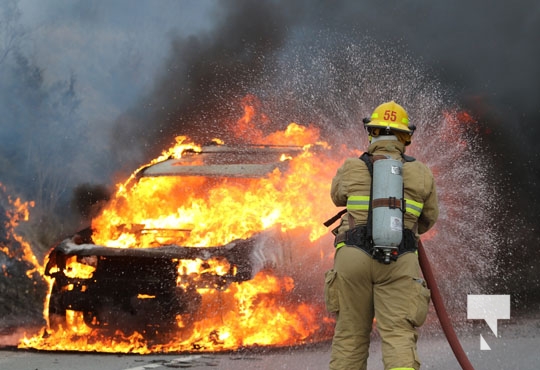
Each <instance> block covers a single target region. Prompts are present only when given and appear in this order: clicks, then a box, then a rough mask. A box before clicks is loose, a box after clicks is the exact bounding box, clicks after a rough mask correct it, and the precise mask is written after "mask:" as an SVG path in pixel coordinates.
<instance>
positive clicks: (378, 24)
mask: <svg viewBox="0 0 540 370" xmlns="http://www.w3.org/2000/svg"><path fill="white" fill-rule="evenodd" d="M8 3H9V4H17V3H18V2H17V1H9V2H6V4H8ZM174 3H176V2H166V1H162V2H160V3H158V4H155V3H152V5H151V6H148V5H144V4H143V2H127V3H123V2H115V3H110V2H94V3H93V5H88V4H87V2H85V1H78V2H77V1H76V2H70V5H69V6H66V3H65V2H63V1H60V0H58V1H51V2H50V3H49V5H47V6H44V7H43V9H44V10H43V11H42V13H41V15H42V16H43V17H42V18H40V19H45V21H44V22H45V23H41V24H38V25H36V22H37V21H35V19H37V18H38V15H39V14H37V11H36V10H35V9H37V8H36V7H32V6H29V5H28V4H27V3H26V2H25V1H22V2H20V3H18V4H19V7H20V10H21V14H19V16H16V12H15V13H14V12H11V13H9V12H8V13H9V14H8V13H5V14H8V15H7V16H6V17H7V18H4V19H8V20H10V21H11V23H10V24H11V25H12V26H17V25H22V24H24V25H27V26H29V27H32V26H33V27H34V29H32V28H30V29H29V30H30V31H29V32H27V33H26V39H24V38H19V39H18V40H19V43H18V44H17V46H18V47H17V48H14V47H11V46H10V45H0V47H1V50H0V51H2V52H3V51H6V50H7V51H9V53H7V55H8V56H7V58H5V59H2V60H0V68H2V71H3V74H2V75H0V79H1V82H2V84H1V86H2V89H1V94H2V95H1V97H2V99H0V112H1V113H2V114H1V116H0V119H1V120H2V123H1V126H0V137H1V138H2V141H3V143H5V145H4V146H3V147H2V148H1V149H0V150H1V151H0V164H2V166H1V167H0V168H1V169H0V181H1V182H3V183H6V184H9V185H11V187H12V188H16V189H20V190H22V191H23V193H24V194H25V196H26V197H27V198H28V199H36V200H37V202H36V204H37V207H36V208H41V209H42V210H43V215H47V214H49V213H50V212H52V211H54V212H55V214H57V215H58V222H59V223H61V224H62V225H64V224H65V225H64V226H63V228H60V230H59V231H57V233H60V232H62V233H63V232H65V231H66V229H69V227H70V226H69V225H70V221H68V220H67V218H68V217H72V213H71V212H67V211H66V209H67V208H69V205H70V204H84V203H78V202H77V199H81V197H78V196H77V194H82V198H84V197H85V195H84V192H82V193H81V192H75V199H74V200H71V198H73V196H74V193H73V190H74V189H76V188H77V187H78V186H79V185H80V184H104V186H105V187H109V186H110V185H111V184H113V183H115V182H117V181H119V180H121V179H124V178H125V176H126V175H127V174H128V173H130V172H132V171H133V170H134V169H135V168H137V167H138V166H140V165H141V164H143V163H146V162H148V161H149V160H150V159H152V158H154V157H155V156H156V155H157V154H158V153H159V152H161V150H163V149H166V148H167V147H168V146H169V145H170V144H171V143H173V142H174V136H176V135H184V134H188V135H189V136H191V137H192V138H194V139H196V140H198V141H206V140H210V139H212V138H213V137H216V136H219V137H222V138H224V139H227V138H228V137H227V135H228V133H227V131H226V130H225V128H226V127H227V126H228V125H229V124H230V123H231V122H234V121H235V120H236V119H238V118H239V117H240V116H241V111H240V109H241V107H240V104H239V102H240V100H241V99H242V98H243V97H244V96H245V95H246V94H254V95H255V96H257V97H259V99H260V101H261V109H262V111H264V112H265V113H267V114H268V115H269V119H270V120H271V121H272V122H273V124H274V125H276V126H277V127H279V126H280V125H286V124H288V123H289V122H290V121H296V122H299V123H301V124H307V123H312V122H313V123H316V124H318V125H321V126H322V128H323V130H324V135H325V136H328V137H331V138H332V141H334V143H338V144H347V145H355V146H357V147H358V148H362V145H361V144H359V142H360V143H362V140H364V139H365V138H364V137H363V136H362V134H359V137H354V135H352V136H351V135H348V134H345V133H346V132H347V133H348V132H350V131H349V130H348V129H350V128H352V127H356V126H357V125H358V123H359V122H360V121H361V119H362V118H363V117H364V116H366V115H367V114H369V113H370V112H371V110H372V109H373V108H374V107H375V106H376V105H378V104H379V103H380V102H381V101H383V100H388V99H395V98H399V102H400V103H401V104H403V105H404V106H405V107H406V108H407V109H408V111H409V113H410V115H411V117H412V118H413V119H415V120H416V121H417V123H418V126H419V130H418V133H417V135H418V136H417V139H418V140H419V141H420V140H429V139H431V137H430V134H429V132H423V128H422V126H423V127H425V128H427V127H432V126H430V125H433V123H434V122H439V120H440V115H441V112H442V110H444V109H445V108H447V107H456V106H457V107H459V106H461V107H463V108H465V109H467V110H469V111H470V112H471V113H472V115H473V117H475V119H476V120H477V121H478V125H479V126H480V127H481V128H482V132H481V134H480V136H481V138H482V141H481V144H482V145H483V147H482V148H478V150H477V151H475V152H474V155H475V156H486V157H488V158H489V162H490V164H493V168H491V167H490V168H489V171H488V174H487V175H486V176H485V178H486V180H485V181H488V182H490V184H492V185H493V186H494V188H495V189H496V190H497V192H495V193H493V192H491V193H488V194H477V195H476V196H477V197H485V198H489V199H491V201H492V202H493V203H495V204H498V205H500V207H497V208H496V209H495V210H493V209H491V210H490V211H492V212H493V214H492V217H493V218H494V220H491V219H490V220H489V221H490V222H492V224H491V225H490V227H493V228H495V229H497V230H498V231H500V234H497V235H502V236H501V237H500V238H499V240H498V241H497V243H498V244H500V245H503V246H504V248H500V251H501V252H498V253H500V255H499V256H498V257H499V258H501V259H504V261H505V262H504V263H503V264H501V266H503V268H504V270H503V271H506V272H511V276H512V277H515V279H513V280H512V279H509V280H512V281H513V282H510V281H509V280H508V281H501V282H500V284H502V285H500V286H502V289H503V290H504V289H505V288H506V287H509V286H510V287H511V289H513V290H515V291H517V290H518V288H519V287H520V286H525V285H524V284H523V283H524V282H526V281H531V280H533V279H537V277H535V276H536V274H537V268H530V267H529V266H533V265H537V258H538V257H535V256H537V253H535V249H536V245H537V244H538V241H539V236H538V231H537V230H536V229H535V227H536V225H535V220H536V219H538V206H539V205H540V204H539V203H540V202H539V200H538V195H537V193H538V181H539V176H540V175H539V174H540V160H539V158H538V154H537V152H536V151H535V150H534V148H535V144H536V138H537V137H538V134H539V128H538V124H537V122H538V121H539V119H540V108H539V106H538V102H539V101H540V91H539V90H540V87H539V86H538V84H537V82H536V81H538V80H539V78H538V77H539V76H538V74H539V71H538V68H537V65H539V62H540V61H539V59H540V58H539V49H538V47H537V40H536V38H537V35H538V34H539V33H540V19H539V18H540V4H538V3H537V2H534V1H531V0H526V1H524V2H521V3H520V4H519V5H515V4H511V3H509V2H505V1H502V0H496V1H492V2H490V4H489V7H488V6H486V4H485V3H484V2H482V1H480V0H473V1H463V0H461V1H454V2H447V3H437V2H433V3H425V4H422V5H419V4H417V3H415V2H410V1H401V2H396V3H394V4H388V3H381V2H374V3H366V2H358V1H352V0H351V1H347V0H338V1H333V2H324V1H308V0H304V1H295V2H287V1H278V0H276V1H258V2H253V1H247V0H237V1H228V2H213V1H208V2H198V3H197V4H200V5H197V6H193V5H185V2H180V3H176V5H174ZM291 3H292V4H291ZM178 4H182V5H178ZM201 9H204V10H203V11H201ZM186 13H187V15H186ZM145 14H151V15H152V17H157V15H158V14H159V15H160V18H156V19H158V21H156V22H155V23H152V21H151V20H150V19H152V17H151V16H148V17H145ZM163 14H166V15H167V16H165V15H163ZM189 14H193V17H190V15H189ZM127 16H131V17H132V19H131V20H130V19H128V18H129V17H127ZM190 18H193V19H190ZM133 19H135V21H133ZM179 20H181V21H179ZM195 20H200V22H199V23H201V25H197V22H196V21H195ZM33 22H34V23H33ZM47 22H48V23H47ZM184 23H186V24H188V23H189V24H190V27H183V24H184ZM4 24H6V23H4ZM138 25H140V27H138ZM13 29H17V32H13V33H12V34H13V35H21V32H20V29H19V28H16V27H15V28H12V30H13ZM38 31H39V32H38ZM129 34H131V35H135V36H128V35H129ZM113 35H116V36H113ZM16 40H17V38H16ZM32 44H34V46H33V48H31V45H32ZM40 45H46V47H43V48H40ZM59 45H67V46H68V47H69V49H68V48H61V47H60V46H59ZM150 45H152V46H150ZM156 45H159V46H156ZM28 50H33V51H32V52H30V51H28ZM73 50H76V51H73ZM435 144H436V143H435ZM435 144H431V145H435ZM449 150H451V148H450V149H449ZM420 153H421V151H420ZM441 155H447V153H441ZM426 159H428V158H426ZM453 165H455V166H456V167H457V166H460V165H461V164H459V163H456V164H453ZM466 165H468V166H478V165H480V166H483V165H484V162H483V161H480V162H474V161H471V162H466ZM487 167H489V166H486V168H487ZM484 170H485V169H482V173H484V172H483V171H484ZM452 173H453V174H455V176H463V174H460V173H459V171H454V172H452ZM483 178H484V177H483ZM90 186H96V188H99V187H100V186H101V185H90ZM475 189H477V188H476V187H475ZM491 197H493V199H492V198H491ZM483 205H484V203H481V204H480V205H479V206H483ZM85 212H86V211H85ZM68 215H69V216H68ZM44 219H45V216H44ZM75 224H77V225H78V223H75ZM475 225H478V224H475ZM478 227H479V228H481V227H482V226H480V225H478ZM456 232H457V233H458V234H457V235H456V237H457V238H459V237H461V236H460V235H459V231H456ZM506 251H512V253H513V254H512V258H507V257H508V256H507V255H506ZM535 258H536V260H535ZM535 261H536V262H535ZM520 264H522V265H524V266H526V268H525V267H523V268H521V267H519V265H520ZM533 282H534V284H533V286H535V287H537V288H536V291H538V290H539V289H540V288H538V287H539V286H540V284H538V280H533ZM506 292H507V291H503V292H502V293H506ZM523 294H525V293H523Z"/></svg>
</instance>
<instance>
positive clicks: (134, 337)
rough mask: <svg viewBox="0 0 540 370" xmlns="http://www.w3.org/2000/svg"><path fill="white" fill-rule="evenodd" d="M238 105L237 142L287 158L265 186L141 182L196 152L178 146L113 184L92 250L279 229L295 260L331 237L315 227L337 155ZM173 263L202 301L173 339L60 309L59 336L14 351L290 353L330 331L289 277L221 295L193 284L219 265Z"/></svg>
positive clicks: (203, 180)
mask: <svg viewBox="0 0 540 370" xmlns="http://www.w3.org/2000/svg"><path fill="white" fill-rule="evenodd" d="M243 104H244V115H243V116H242V117H241V118H240V119H239V120H238V121H237V123H236V127H235V128H234V133H235V135H236V136H237V137H242V138H244V139H245V140H246V141H249V143H250V145H253V146H268V145H272V146H274V147H277V148H280V147H283V148H284V149H283V153H282V154H281V156H280V161H281V162H282V163H283V164H284V166H278V167H276V168H275V169H274V170H273V171H272V172H271V173H269V174H268V175H267V176H265V177H262V178H239V179H230V178H227V179H219V180H217V179H215V178H212V177H200V176H182V177H178V176H176V177H175V176H161V177H144V176H143V177H140V176H138V174H139V173H140V171H143V170H144V169H145V168H146V167H147V166H148V165H150V164H154V163H158V162H161V161H164V160H166V159H168V158H176V159H180V158H183V157H184V156H186V155H193V154H194V153H195V154H196V153H201V151H202V147H201V146H200V145H198V144H196V143H194V142H192V141H191V140H190V139H189V138H188V137H186V136H178V137H177V138H176V144H175V145H174V146H173V147H171V148H169V149H167V150H164V151H163V153H162V155H161V156H159V157H158V158H156V159H154V160H153V161H151V162H150V163H149V164H147V165H144V166H141V167H140V168H139V169H137V170H136V171H135V172H134V173H133V174H132V175H131V177H130V178H129V179H128V180H127V181H125V182H124V183H121V184H118V185H117V190H116V193H115V196H114V197H113V199H112V200H111V201H110V202H109V204H108V205H107V206H106V208H104V209H103V211H102V213H101V214H100V215H99V216H98V217H97V218H95V219H94V220H93V222H92V229H93V234H92V239H93V241H94V243H95V244H97V245H102V246H106V247H115V248H152V247H157V246H160V245H165V244H175V245H179V246H187V247H212V246H219V245H226V244H227V243H230V242H231V241H233V240H236V239H248V238H250V237H253V236H254V235H256V234H258V233H260V232H262V231H265V230H278V231H279V232H281V233H287V232H293V231H294V232H295V233H294V235H297V236H293V237H291V238H293V240H292V244H293V245H294V248H297V249H298V250H299V251H302V252H299V253H301V254H308V253H310V252H309V249H310V248H314V247H313V246H314V243H315V242H316V241H318V240H319V239H320V238H321V237H322V236H323V235H328V230H327V229H326V228H325V227H324V226H323V225H322V222H323V221H324V220H325V219H326V218H327V217H328V214H327V212H328V210H332V209H334V205H333V204H332V203H331V200H330V197H329V191H330V179H331V178H332V176H333V175H334V174H335V171H336V169H337V168H338V166H339V165H340V162H341V160H342V158H343V157H342V156H341V154H342V153H338V155H336V156H335V158H337V159H332V158H331V156H328V150H329V149H330V145H328V144H327V143H326V142H324V141H322V140H321V139H320V132H319V129H318V128H317V127H315V126H314V125H300V124H298V123H295V122H292V123H290V124H288V125H287V127H285V128H284V129H283V130H275V131H273V132H268V131H269V130H270V129H271V128H270V127H269V124H270V122H269V120H268V119H267V117H266V116H264V115H261V114H258V112H257V110H256V100H255V99H254V97H252V96H250V97H246V99H244V101H243ZM213 141H214V143H215V144H216V145H218V146H219V145H223V144H224V142H223V140H221V139H219V138H216V139H214V140H213ZM291 146H293V147H296V148H298V150H296V152H295V153H294V155H292V154H291V153H290V152H287V151H286V148H290V147H291ZM200 164H202V163H200ZM298 235H301V236H298ZM291 253H292V252H291ZM295 253H296V252H295ZM313 255H314V256H315V258H318V259H320V260H323V259H324V258H326V257H327V256H325V253H323V252H322V251H318V250H314V251H313ZM246 258H249V256H246ZM177 263H178V279H177V281H176V284H177V286H178V287H181V288H184V289H185V290H186V291H188V290H189V289H192V290H195V289H196V293H197V296H200V302H196V301H193V302H188V304H194V305H195V304H198V305H199V306H198V309H197V310H195V312H194V313H191V314H187V315H184V314H183V315H178V316H177V317H176V324H175V327H174V328H167V330H166V329H165V328H163V327H159V328H157V329H156V333H158V332H159V337H160V343H159V344H156V343H155V341H152V340H149V338H148V332H146V333H144V332H141V331H138V330H136V331H134V332H120V331H115V332H110V331H109V330H103V329H102V328H96V327H93V326H92V325H91V323H89V322H88V320H85V318H84V314H83V313H81V312H77V311H70V310H67V312H66V318H65V320H64V321H63V322H62V323H61V324H60V325H59V326H57V327H52V326H49V328H47V329H45V330H44V331H43V333H42V334H37V335H33V336H29V337H25V338H23V339H22V340H21V342H20V344H19V347H21V348H37V349H47V350H77V351H99V352H123V353H126V352H130V353H141V354H145V353H152V352H176V351H194V350H195V351H221V350H234V349H238V348H241V347H245V346H255V345H257V346H261V345H262V346H285V345H297V344H303V343H308V342H311V341H314V340H322V339H328V338H329V333H330V332H331V330H329V329H328V328H329V327H330V326H331V325H332V320H331V319H329V318H327V317H326V311H325V309H324V305H323V304H322V303H321V300H320V299H318V298H314V299H311V300H306V299H305V296H301V295H299V293H297V290H298V287H297V286H296V282H295V280H294V278H293V277H292V276H291V275H292V274H288V273H286V272H285V273H284V272H283V271H281V272H279V271H276V270H274V269H269V268H267V267H264V266H263V268H262V269H261V270H260V271H258V272H257V273H256V275H255V276H253V277H252V279H251V280H248V281H243V282H232V283H229V284H224V285H219V284H218V285H219V286H218V287H217V289H216V286H205V285H204V284H202V283H200V284H198V282H199V281H200V280H201V277H203V276H204V275H205V274H213V275H215V276H218V277H224V276H229V275H232V276H234V275H235V274H237V271H235V270H234V269H233V268H231V265H230V264H229V263H228V262H227V261H225V260H222V259H219V258H217V259H207V260H202V259H194V260H178V261H177ZM94 265H95V263H94V261H92V260H91V259H86V260H84V259H80V258H79V259H78V258H72V259H69V260H68V261H67V263H66V266H65V268H64V274H65V275H66V276H77V277H79V278H90V277H92V274H93V273H94ZM291 268H293V269H297V268H302V267H301V266H300V265H299V266H294V265H293V266H291ZM52 272H53V273H54V272H55V271H52ZM49 281H50V280H49ZM71 288H72V287H69V286H68V287H67V289H68V290H69V289H71ZM155 298H156V297H155V296H153V295H148V294H140V295H139V296H138V297H137V299H138V300H140V301H148V302H151V301H152V300H153V299H155ZM45 312H48V311H47V308H46V311H45ZM50 319H51V318H49V320H50ZM156 335H158V334H156Z"/></svg>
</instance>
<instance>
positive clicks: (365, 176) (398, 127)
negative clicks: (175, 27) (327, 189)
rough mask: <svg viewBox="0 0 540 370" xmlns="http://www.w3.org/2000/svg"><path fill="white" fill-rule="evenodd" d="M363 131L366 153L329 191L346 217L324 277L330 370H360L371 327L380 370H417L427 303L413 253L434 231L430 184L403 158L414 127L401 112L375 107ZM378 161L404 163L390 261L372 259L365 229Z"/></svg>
mask: <svg viewBox="0 0 540 370" xmlns="http://www.w3.org/2000/svg"><path fill="white" fill-rule="evenodd" d="M364 126H365V128H366V129H367V131H368V134H369V143H370V145H369V147H368V150H367V153H364V155H363V156H362V157H361V158H349V159H346V160H345V162H344V164H343V165H342V166H341V167H340V168H339V169H338V170H337V173H336V175H335V177H334V178H333V180H332V187H331V197H332V200H333V202H334V204H335V205H336V206H338V207H339V206H346V207H347V208H346V210H347V212H346V213H345V214H344V215H343V216H342V217H341V222H340V224H339V226H338V227H336V228H335V229H334V230H333V231H332V232H333V234H334V235H335V236H336V238H335V248H336V251H335V257H334V266H333V268H332V269H331V270H329V271H327V272H326V274H325V301H326V306H327V309H328V311H329V312H331V313H335V315H336V325H335V332H334V337H333V340H332V353H331V360H330V369H331V370H338V369H339V370H355V369H358V370H361V369H366V367H367V358H368V354H369V344H370V334H371V331H372V328H373V326H376V328H377V331H378V333H379V335H380V338H381V345H382V356H383V363H384V368H385V370H391V369H393V370H412V369H416V370H417V369H419V368H420V361H419V359H418V353H417V349H416V341H417V338H418V335H417V332H416V327H419V326H421V325H422V324H423V323H424V321H425V319H426V316H427V312H428V306H429V301H430V291H429V290H428V289H427V287H426V284H425V282H424V280H423V279H422V278H421V274H420V267H419V263H418V254H417V248H418V238H419V235H421V234H423V233H425V232H426V231H428V230H429V229H430V228H431V227H432V226H433V225H434V223H435V221H436V220H437V217H438V214H439V208H438V200H437V192H436V188H435V182H434V179H433V175H432V173H431V171H430V170H429V169H428V167H427V166H426V165H424V164H423V163H421V162H420V161H418V160H415V159H414V158H412V157H410V156H407V155H405V147H406V146H407V145H409V144H410V143H411V138H412V134H413V132H414V129H415V127H414V126H413V125H410V124H409V119H408V115H407V112H406V111H405V109H403V107H401V106H400V105H399V104H397V103H395V102H394V101H391V102H387V103H384V104H381V105H380V106H378V107H377V108H376V109H375V110H374V112H373V114H372V115H371V119H367V118H366V119H364ZM380 158H387V159H389V158H392V159H394V160H399V161H400V164H401V163H402V164H403V167H402V183H403V186H402V190H401V193H402V195H403V198H402V199H401V201H400V202H398V203H399V206H400V207H402V209H401V211H402V231H403V235H402V239H401V242H400V244H399V246H398V247H397V250H396V251H394V252H393V255H392V259H391V260H390V261H383V259H381V258H379V257H380V255H379V254H377V253H376V251H375V249H376V247H375V246H374V244H373V238H372V234H371V233H372V230H373V227H374V225H370V223H371V217H372V213H373V205H372V204H371V199H370V194H372V192H373V189H372V188H371V183H372V181H371V179H372V173H373V163H374V161H376V160H378V159H380ZM388 224H390V223H388ZM375 226H381V225H375ZM374 318H375V320H374Z"/></svg>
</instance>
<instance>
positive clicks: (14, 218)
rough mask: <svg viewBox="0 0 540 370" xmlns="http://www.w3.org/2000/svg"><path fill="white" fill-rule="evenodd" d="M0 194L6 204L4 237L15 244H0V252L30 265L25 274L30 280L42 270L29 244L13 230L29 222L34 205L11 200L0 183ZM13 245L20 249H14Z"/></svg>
mask: <svg viewBox="0 0 540 370" xmlns="http://www.w3.org/2000/svg"><path fill="white" fill-rule="evenodd" d="M0 193H1V194H0V195H2V200H5V203H6V204H5V208H6V213H5V216H6V218H5V221H4V225H3V226H4V230H5V236H6V239H7V240H12V241H14V242H15V243H9V244H7V245H3V244H0V250H1V251H2V252H4V253H5V254H6V255H7V256H9V257H10V258H17V259H22V260H24V261H26V262H28V263H30V265H32V266H33V268H32V269H29V270H27V272H26V274H27V276H28V277H29V278H31V277H32V275H33V274H34V272H41V273H42V268H41V265H40V264H39V262H38V260H37V258H36V256H35V255H34V253H33V251H32V248H31V246H30V244H29V243H28V242H27V241H26V240H25V239H24V238H23V237H22V236H21V235H19V234H18V233H16V232H15V229H16V228H17V226H18V225H19V224H20V223H21V222H26V221H28V220H29V217H30V208H32V207H34V206H35V203H34V202H33V201H27V202H23V201H22V200H21V199H20V198H15V199H13V198H12V197H11V196H10V195H9V194H8V193H7V189H6V187H5V186H4V185H3V184H2V183H0ZM4 198H5V199H4ZM15 244H17V246H20V247H18V248H15Z"/></svg>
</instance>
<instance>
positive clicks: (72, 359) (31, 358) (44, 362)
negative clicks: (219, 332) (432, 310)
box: [0, 319, 540, 370]
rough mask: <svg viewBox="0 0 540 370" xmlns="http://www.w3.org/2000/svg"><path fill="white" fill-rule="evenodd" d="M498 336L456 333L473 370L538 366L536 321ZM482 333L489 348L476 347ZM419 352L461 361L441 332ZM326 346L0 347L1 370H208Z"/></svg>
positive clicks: (377, 359) (304, 361)
mask: <svg viewBox="0 0 540 370" xmlns="http://www.w3.org/2000/svg"><path fill="white" fill-rule="evenodd" d="M499 322H500V323H499V333H498V337H495V336H494V335H493V334H492V333H491V332H490V329H489V328H488V327H487V326H486V325H478V326H477V327H475V328H474V329H472V330H471V331H469V332H467V333H465V334H463V333H461V334H460V335H459V338H460V342H461V345H462V347H463V349H464V350H465V352H467V355H468V357H469V360H470V361H471V363H472V364H473V366H474V368H475V369H476V370H483V369H485V370H513V369H519V370H533V369H538V368H539V367H540V361H539V360H540V355H539V349H540V320H538V319H527V320H521V321H519V322H510V323H506V324H505V323H504V322H503V321H502V320H500V321H499ZM480 334H482V336H483V337H484V339H485V340H486V342H487V343H488V344H489V346H490V348H491V350H481V349H480ZM418 350H419V353H420V357H421V360H422V363H423V367H422V369H437V370H454V369H457V370H459V369H460V366H459V363H458V362H457V360H456V359H455V356H454V354H453V352H452V349H451V348H450V346H449V344H448V343H447V341H446V339H445V337H444V335H443V333H442V332H437V331H435V332H431V333H421V338H420V341H419V344H418ZM329 358H330V343H320V344H316V345H311V346H306V347H299V348H288V349H273V350H262V349H259V350H251V351H244V352H235V353H218V354H156V355H142V356H141V355H124V354H122V355H114V354H113V355H111V354H97V353H77V352H69V353H67V352H39V351H27V350H17V349H15V348H14V347H12V346H9V345H7V346H6V345H4V347H3V348H2V349H0V369H2V370H4V369H5V370H7V369H10V370H58V369H70V370H71V369H72V370H96V369H98V370H144V369H158V370H159V369H163V370H165V369H170V368H193V369H201V370H205V369H206V370H209V369H223V370H225V369H227V370H229V369H231V370H232V369H261V370H262V369H264V370H270V369H272V370H273V369H293V370H319V369H320V370H323V369H328V361H329ZM368 368H369V369H370V370H382V369H383V367H382V363H381V353H380V341H379V339H378V338H377V336H376V335H374V337H373V342H372V346H371V350H370V358H369V366H368Z"/></svg>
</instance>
